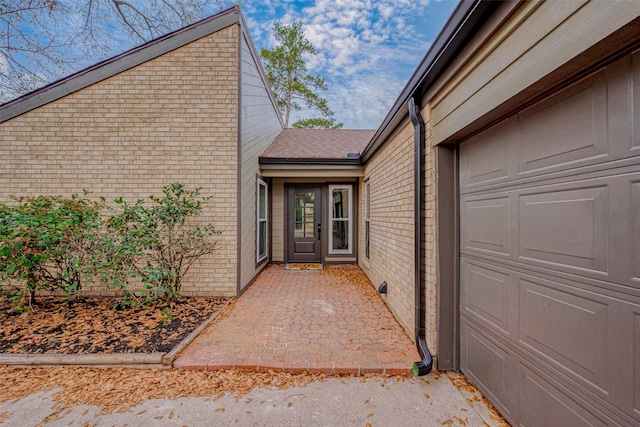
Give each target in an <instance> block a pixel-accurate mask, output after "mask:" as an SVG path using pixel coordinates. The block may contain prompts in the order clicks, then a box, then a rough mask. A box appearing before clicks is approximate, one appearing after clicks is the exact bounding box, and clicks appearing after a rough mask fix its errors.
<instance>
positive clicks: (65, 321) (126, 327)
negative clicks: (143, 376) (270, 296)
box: [0, 297, 229, 354]
mask: <svg viewBox="0 0 640 427" xmlns="http://www.w3.org/2000/svg"><path fill="white" fill-rule="evenodd" d="M228 301H229V299H228V298H213V297H212V298H202V297H183V298H180V299H179V300H177V301H175V302H171V303H170V304H169V305H165V306H155V307H148V306H137V307H125V308H115V307H114V305H115V302H116V301H115V300H114V299H111V298H86V299H84V300H81V301H77V302H72V301H64V300H62V299H60V298H58V297H40V298H38V304H37V306H35V307H34V309H33V310H32V311H31V312H30V313H28V315H21V314H19V313H11V312H10V308H11V305H10V303H9V301H7V300H6V299H5V298H0V353H7V354H108V353H155V352H168V351H171V349H173V347H174V346H176V345H177V344H178V343H179V342H180V341H182V340H183V339H184V338H185V337H186V336H187V335H188V334H189V333H191V331H193V330H194V329H195V328H197V327H198V325H200V323H202V322H203V321H204V320H206V319H207V318H209V317H210V316H211V315H212V314H213V313H214V312H215V311H217V310H219V309H221V308H224V307H226V306H227V303H228Z"/></svg>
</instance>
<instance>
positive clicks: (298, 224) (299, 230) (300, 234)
mask: <svg viewBox="0 0 640 427" xmlns="http://www.w3.org/2000/svg"><path fill="white" fill-rule="evenodd" d="M295 237H304V229H303V226H302V223H301V222H296V228H295Z"/></svg>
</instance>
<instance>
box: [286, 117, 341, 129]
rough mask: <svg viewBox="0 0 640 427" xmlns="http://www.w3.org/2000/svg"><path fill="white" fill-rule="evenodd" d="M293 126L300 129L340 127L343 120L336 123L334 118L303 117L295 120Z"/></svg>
mask: <svg viewBox="0 0 640 427" xmlns="http://www.w3.org/2000/svg"><path fill="white" fill-rule="evenodd" d="M292 127H294V128H298V129H340V128H341V127H342V122H338V123H336V120H335V119H334V118H330V119H325V118H314V119H301V120H298V121H297V122H295V123H294V124H293V125H292Z"/></svg>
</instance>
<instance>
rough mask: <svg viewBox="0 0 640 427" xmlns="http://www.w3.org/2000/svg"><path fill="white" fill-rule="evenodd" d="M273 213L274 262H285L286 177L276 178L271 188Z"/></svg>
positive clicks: (272, 257) (272, 247)
mask: <svg viewBox="0 0 640 427" xmlns="http://www.w3.org/2000/svg"><path fill="white" fill-rule="evenodd" d="M271 191H272V193H271V194H272V196H271V202H272V214H271V233H272V239H271V250H272V252H271V259H272V260H273V261H274V262H284V241H285V236H284V235H285V232H284V230H285V227H284V209H285V195H284V179H281V178H274V179H273V185H272V188H271Z"/></svg>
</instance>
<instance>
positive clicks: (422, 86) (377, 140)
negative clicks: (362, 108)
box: [361, 0, 500, 163]
mask: <svg viewBox="0 0 640 427" xmlns="http://www.w3.org/2000/svg"><path fill="white" fill-rule="evenodd" d="M499 5H500V2H497V1H490V0H477V1H476V0H463V1H462V2H461V3H460V4H459V5H458V7H456V9H455V10H454V11H453V14H452V15H451V17H450V18H449V20H448V21H447V23H446V24H445V25H444V27H443V28H442V30H441V31H440V33H439V34H438V36H437V37H436V40H435V41H434V42H433V44H432V45H431V48H429V50H428V51H427V54H426V55H425V56H424V58H423V59H422V61H421V62H420V65H419V66H418V68H416V70H415V71H414V72H413V74H412V75H411V77H410V78H409V81H408V82H407V84H406V85H405V87H404V89H402V92H401V93H400V96H398V98H397V99H396V101H395V103H394V104H393V107H392V108H391V110H390V111H389V113H387V115H386V117H385V118H384V120H383V121H382V124H381V125H380V127H378V130H377V131H376V133H375V134H374V136H373V138H372V139H371V141H370V142H369V144H368V145H367V147H366V148H365V149H364V150H363V152H362V156H361V160H362V162H363V163H365V162H367V161H368V160H369V159H370V158H371V157H372V156H373V155H374V154H375V153H376V152H377V151H378V149H380V147H382V145H384V142H385V140H386V139H387V138H388V137H389V136H390V135H391V133H392V132H393V131H394V130H395V129H396V128H397V127H398V125H399V124H400V123H402V122H403V121H404V120H407V119H408V117H409V111H408V109H407V101H408V100H409V98H411V97H414V96H420V97H421V96H422V95H424V93H425V92H426V91H427V90H428V88H429V86H430V85H431V84H433V82H435V80H436V79H437V78H438V77H439V76H440V75H441V74H442V72H444V70H445V69H446V67H447V66H448V65H449V64H450V63H451V61H452V60H453V59H455V57H456V56H457V55H458V53H460V51H461V50H462V49H463V48H464V46H465V45H466V43H467V42H468V40H469V39H470V38H471V37H473V35H474V34H475V33H476V31H477V29H478V28H479V27H480V26H481V25H482V24H483V23H484V22H486V19H487V18H488V17H489V16H490V15H491V14H492V13H493V12H494V11H495V10H496V9H497V8H498V6H499Z"/></svg>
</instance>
